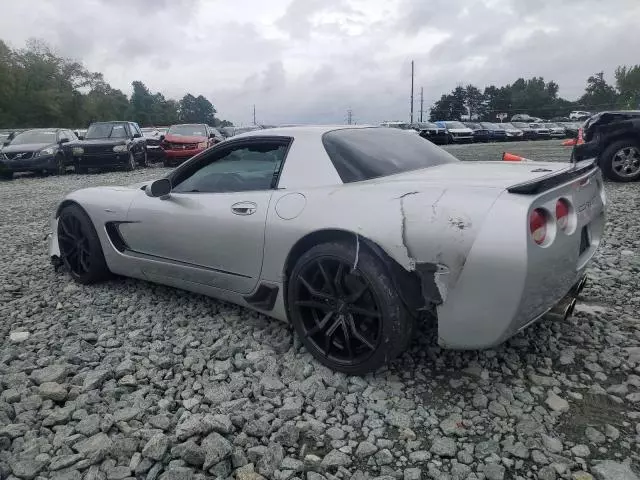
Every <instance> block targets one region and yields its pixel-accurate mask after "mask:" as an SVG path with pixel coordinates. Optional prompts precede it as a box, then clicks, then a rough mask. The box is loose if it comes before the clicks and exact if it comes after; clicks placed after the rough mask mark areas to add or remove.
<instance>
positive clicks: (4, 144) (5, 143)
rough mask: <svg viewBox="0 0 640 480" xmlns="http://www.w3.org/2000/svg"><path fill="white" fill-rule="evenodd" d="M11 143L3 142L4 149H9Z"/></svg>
mask: <svg viewBox="0 0 640 480" xmlns="http://www.w3.org/2000/svg"><path fill="white" fill-rule="evenodd" d="M10 143H11V142H2V146H3V147H8V146H9V144H10Z"/></svg>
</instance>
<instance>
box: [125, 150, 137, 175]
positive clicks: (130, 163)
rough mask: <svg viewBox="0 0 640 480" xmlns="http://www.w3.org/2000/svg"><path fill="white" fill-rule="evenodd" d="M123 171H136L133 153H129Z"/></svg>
mask: <svg viewBox="0 0 640 480" xmlns="http://www.w3.org/2000/svg"><path fill="white" fill-rule="evenodd" d="M125 169H126V170H128V171H132V170H135V169H136V157H135V156H134V155H133V152H129V161H128V162H127V164H126V165H125Z"/></svg>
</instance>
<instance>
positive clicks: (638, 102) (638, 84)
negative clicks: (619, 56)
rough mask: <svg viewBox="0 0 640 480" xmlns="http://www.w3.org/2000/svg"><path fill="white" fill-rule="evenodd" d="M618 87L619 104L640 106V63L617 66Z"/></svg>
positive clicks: (624, 106) (632, 107)
mask: <svg viewBox="0 0 640 480" xmlns="http://www.w3.org/2000/svg"><path fill="white" fill-rule="evenodd" d="M615 77H616V88H617V89H618V93H619V94H620V97H619V104H620V106H621V107H622V108H630V109H638V108H640V65H633V66H630V67H627V66H626V65H623V66H620V67H618V68H616V72H615Z"/></svg>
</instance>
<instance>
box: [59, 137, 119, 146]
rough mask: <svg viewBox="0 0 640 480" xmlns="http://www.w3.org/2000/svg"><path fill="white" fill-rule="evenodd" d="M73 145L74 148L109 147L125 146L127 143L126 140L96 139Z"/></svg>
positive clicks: (80, 141) (79, 141) (81, 141)
mask: <svg viewBox="0 0 640 480" xmlns="http://www.w3.org/2000/svg"><path fill="white" fill-rule="evenodd" d="M70 143H73V145H74V146H76V145H77V146H81V147H85V146H87V147H88V146H102V145H104V146H109V145H124V144H125V143H127V141H126V140H125V139H124V138H95V139H91V140H78V141H77V142H70Z"/></svg>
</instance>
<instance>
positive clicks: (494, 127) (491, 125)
mask: <svg viewBox="0 0 640 480" xmlns="http://www.w3.org/2000/svg"><path fill="white" fill-rule="evenodd" d="M480 125H482V128H488V129H491V130H497V129H499V128H500V127H499V126H498V124H497V123H488V122H483V123H481V124H480Z"/></svg>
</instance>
